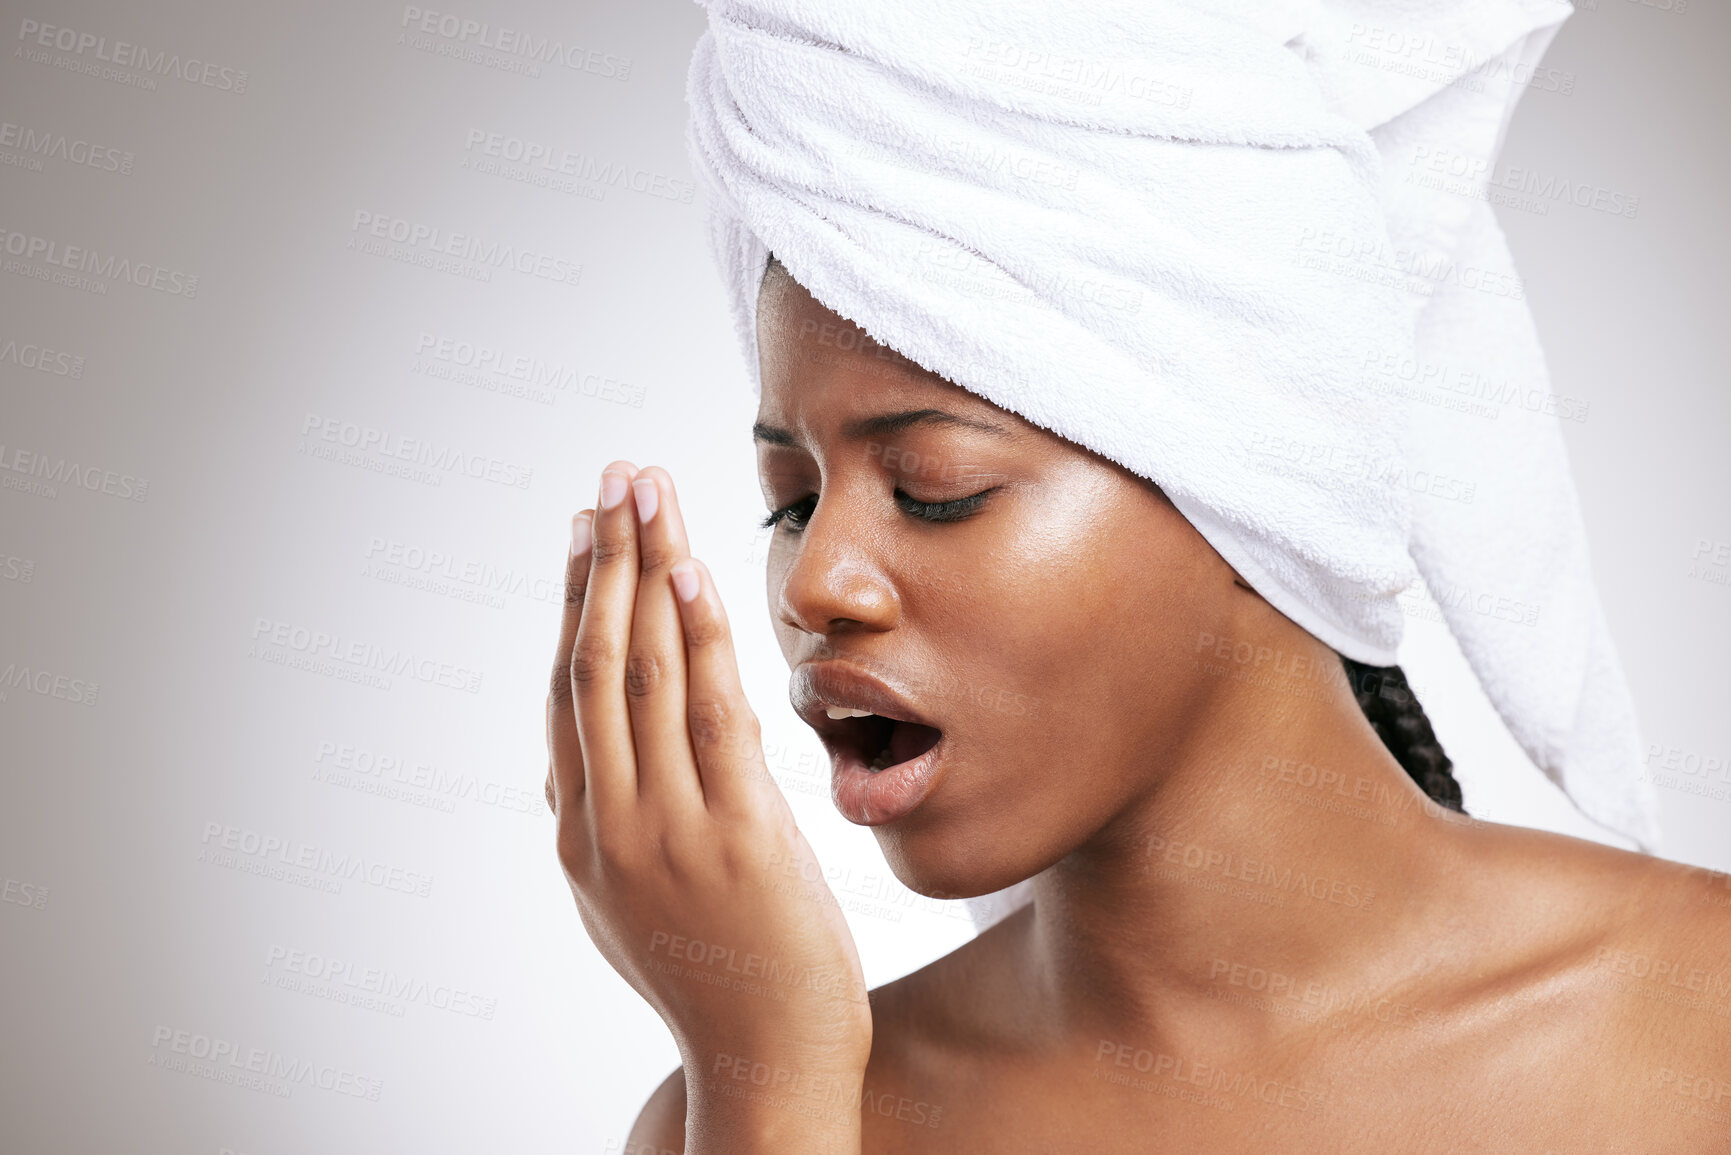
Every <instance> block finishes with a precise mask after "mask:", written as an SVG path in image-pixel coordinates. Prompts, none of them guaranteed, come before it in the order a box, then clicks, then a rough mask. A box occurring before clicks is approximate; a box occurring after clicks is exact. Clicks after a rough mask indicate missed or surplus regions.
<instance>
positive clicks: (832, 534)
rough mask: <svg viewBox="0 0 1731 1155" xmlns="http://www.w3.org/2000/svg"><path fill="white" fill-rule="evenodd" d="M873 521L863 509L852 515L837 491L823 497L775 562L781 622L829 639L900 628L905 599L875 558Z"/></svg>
mask: <svg viewBox="0 0 1731 1155" xmlns="http://www.w3.org/2000/svg"><path fill="white" fill-rule="evenodd" d="M870 522H871V519H870V517H869V516H868V515H866V514H865V512H864V511H863V510H859V511H856V513H854V514H850V513H849V509H848V506H847V504H846V503H845V501H844V499H843V497H842V495H840V494H837V493H835V492H834V491H833V489H832V493H831V495H828V496H824V497H822V498H820V499H819V500H818V503H817V507H816V508H815V510H814V511H813V513H812V517H811V520H810V521H808V522H807V523H806V525H805V528H804V529H802V530H801V531H800V532H799V533H798V534H797V535H795V534H787V535H785V536H783V537H782V538H781V540H780V541H779V542H778V543H777V547H776V548H775V549H774V550H772V551H771V554H770V560H769V580H770V591H771V598H772V607H771V608H772V611H773V612H774V614H775V617H776V619H777V620H778V621H780V622H782V623H783V624H785V625H788V626H792V627H793V628H794V629H796V630H802V631H804V632H805V633H808V634H817V635H821V636H826V637H827V636H829V635H831V634H837V633H846V632H850V631H864V632H873V633H875V632H880V631H883V630H888V629H892V628H894V626H895V624H896V620H897V618H898V616H899V615H900V612H901V602H900V599H899V598H898V597H897V595H896V589H895V585H894V583H892V582H891V581H890V580H889V577H888V575H887V574H886V573H885V572H884V570H883V568H882V567H881V566H880V565H879V564H878V562H877V560H876V558H875V557H874V550H873V549H872V545H871V541H870V534H869V532H868V530H869V526H870ZM778 575H779V579H780V580H779V587H778V586H777V577H778Z"/></svg>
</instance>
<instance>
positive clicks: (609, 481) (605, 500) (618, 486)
mask: <svg viewBox="0 0 1731 1155" xmlns="http://www.w3.org/2000/svg"><path fill="white" fill-rule="evenodd" d="M624 500H625V475H624V474H623V473H614V472H613V471H612V470H608V471H607V472H605V473H603V474H602V475H601V508H602V509H612V508H614V507H615V506H617V505H618V504H619V503H620V502H622V501H624Z"/></svg>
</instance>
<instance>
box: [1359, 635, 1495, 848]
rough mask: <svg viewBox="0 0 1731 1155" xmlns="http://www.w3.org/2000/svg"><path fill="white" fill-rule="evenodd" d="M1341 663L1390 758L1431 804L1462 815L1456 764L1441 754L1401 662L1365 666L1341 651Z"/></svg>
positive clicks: (1434, 735) (1434, 734)
mask: <svg viewBox="0 0 1731 1155" xmlns="http://www.w3.org/2000/svg"><path fill="white" fill-rule="evenodd" d="M1340 661H1341V664H1342V665H1343V666H1345V667H1346V679H1347V682H1348V684H1349V685H1351V686H1352V692H1353V696H1354V697H1356V698H1357V699H1358V708H1359V709H1361V710H1363V711H1364V716H1365V718H1366V719H1367V720H1368V721H1369V722H1370V725H1371V729H1373V730H1375V731H1376V736H1377V737H1378V738H1381V739H1382V744H1383V745H1384V746H1387V747H1388V752H1389V753H1390V754H1393V755H1394V760H1395V761H1396V762H1399V763H1400V764H1401V768H1402V769H1404V770H1405V771H1406V772H1407V773H1408V774H1410V775H1411V776H1412V780H1413V781H1414V782H1417V783H1418V786H1419V789H1420V790H1423V791H1424V792H1425V794H1426V795H1428V796H1429V797H1430V799H1431V800H1432V801H1433V802H1435V803H1436V804H1437V805H1439V806H1446V807H1448V808H1449V809H1450V810H1457V811H1459V812H1460V813H1462V814H1465V813H1466V808H1465V807H1464V806H1462V805H1461V785H1460V783H1459V782H1456V781H1455V776H1454V773H1453V767H1454V763H1453V762H1451V761H1449V756H1448V755H1447V754H1444V753H1443V748H1442V744H1441V743H1439V742H1438V741H1437V740H1436V732H1435V731H1434V730H1432V729H1431V725H1430V719H1429V718H1427V717H1425V713H1424V707H1423V706H1421V705H1419V702H1418V696H1417V695H1416V694H1414V693H1413V692H1412V687H1411V686H1409V685H1407V681H1406V674H1404V673H1402V672H1401V668H1400V667H1399V666H1367V665H1365V664H1364V663H1363V662H1355V661H1353V660H1352V659H1351V658H1348V657H1346V656H1344V655H1343V656H1342V657H1341V659H1340Z"/></svg>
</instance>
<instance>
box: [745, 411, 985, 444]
mask: <svg viewBox="0 0 1731 1155" xmlns="http://www.w3.org/2000/svg"><path fill="white" fill-rule="evenodd" d="M922 422H936V423H938V424H940V425H955V426H961V427H963V428H967V429H977V430H979V431H980V432H982V433H990V434H993V435H994V436H998V437H1014V436H1015V434H1014V433H1013V432H1011V431H1010V430H1008V429H1006V428H1004V427H1003V426H1002V425H996V424H993V423H992V422H990V421H981V420H979V419H977V418H973V417H963V416H961V415H959V414H956V413H946V412H945V411H944V410H942V409H908V410H904V411H903V412H901V413H880V414H878V415H877V416H876V417H860V418H857V419H855V420H853V421H850V422H848V423H847V424H846V425H843V426H842V427H841V435H842V436H843V437H846V438H848V439H850V440H855V439H858V438H861V437H888V436H889V435H891V434H893V433H900V432H901V431H902V430H904V429H907V428H909V427H910V426H914V425H918V424H921V423H922ZM751 436H752V439H753V440H754V441H766V442H768V443H769V444H771V445H786V446H789V447H792V446H796V445H798V441H797V440H796V439H795V438H794V435H793V434H792V433H789V432H788V431H787V430H785V429H778V428H776V427H775V426H773V425H765V424H764V423H763V422H761V421H759V422H757V423H755V424H754V425H752V427H751Z"/></svg>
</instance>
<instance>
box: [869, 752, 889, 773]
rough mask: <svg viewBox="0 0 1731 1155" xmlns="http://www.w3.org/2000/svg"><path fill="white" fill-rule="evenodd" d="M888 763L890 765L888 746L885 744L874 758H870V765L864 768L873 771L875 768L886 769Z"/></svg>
mask: <svg viewBox="0 0 1731 1155" xmlns="http://www.w3.org/2000/svg"><path fill="white" fill-rule="evenodd" d="M889 765H890V748H889V747H888V746H885V747H884V748H883V749H882V750H880V751H878V756H877V757H876V758H873V759H872V763H871V765H870V766H868V767H866V769H868V770H874V771H875V770H887V769H889Z"/></svg>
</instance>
